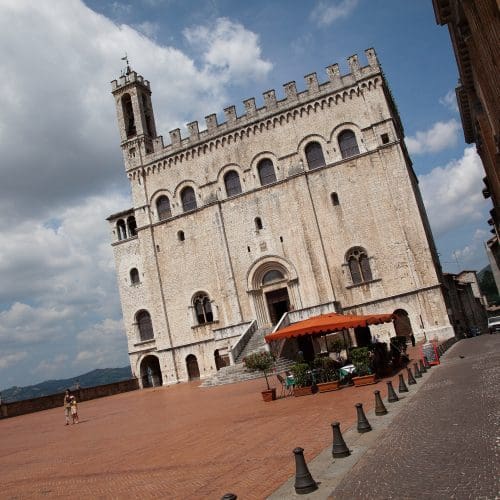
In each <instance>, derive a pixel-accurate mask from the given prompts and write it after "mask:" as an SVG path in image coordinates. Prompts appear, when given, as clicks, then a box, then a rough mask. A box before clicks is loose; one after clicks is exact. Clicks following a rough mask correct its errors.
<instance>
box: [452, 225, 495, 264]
mask: <svg viewBox="0 0 500 500" xmlns="http://www.w3.org/2000/svg"><path fill="white" fill-rule="evenodd" d="M490 236H491V233H489V232H488V231H486V230H484V229H476V231H475V232H474V235H473V236H472V240H471V241H470V242H469V243H468V244H467V245H465V246H464V247H462V248H457V249H455V250H454V251H453V252H452V255H451V256H450V259H451V258H453V259H455V260H456V261H458V265H459V267H460V270H462V269H477V268H478V266H480V265H481V263H483V262H484V261H485V248H484V242H485V241H486V240H488V239H489V238H490Z"/></svg>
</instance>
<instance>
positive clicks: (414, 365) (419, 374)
mask: <svg viewBox="0 0 500 500" xmlns="http://www.w3.org/2000/svg"><path fill="white" fill-rule="evenodd" d="M413 371H414V372H415V378H422V374H421V373H420V370H419V369H418V365H417V363H413Z"/></svg>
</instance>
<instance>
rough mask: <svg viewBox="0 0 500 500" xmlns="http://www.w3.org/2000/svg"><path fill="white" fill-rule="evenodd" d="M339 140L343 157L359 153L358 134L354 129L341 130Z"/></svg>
mask: <svg viewBox="0 0 500 500" xmlns="http://www.w3.org/2000/svg"><path fill="white" fill-rule="evenodd" d="M338 141H339V147H340V153H341V154H342V158H349V157H350V156H354V155H357V154H359V148H358V143H357V141H356V136H355V135H354V132H353V131H352V130H344V131H343V132H341V133H340V134H339V136H338Z"/></svg>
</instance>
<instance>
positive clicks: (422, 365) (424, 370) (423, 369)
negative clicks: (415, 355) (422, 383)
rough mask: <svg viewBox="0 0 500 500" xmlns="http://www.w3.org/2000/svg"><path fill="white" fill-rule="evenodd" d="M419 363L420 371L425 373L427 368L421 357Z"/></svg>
mask: <svg viewBox="0 0 500 500" xmlns="http://www.w3.org/2000/svg"><path fill="white" fill-rule="evenodd" d="M419 363H420V373H427V368H426V367H425V365H424V360H423V359H421V360H420V361H419Z"/></svg>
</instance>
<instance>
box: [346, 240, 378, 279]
mask: <svg viewBox="0 0 500 500" xmlns="http://www.w3.org/2000/svg"><path fill="white" fill-rule="evenodd" d="M346 261H347V264H348V265H349V271H350V273H351V279H352V284H353V285H357V284H359V283H364V282H366V281H371V280H372V279H373V278H372V271H371V269H370V261H369V259H368V255H367V254H366V250H365V249H363V248H361V247H354V248H351V249H350V250H349V251H348V252H347V254H346Z"/></svg>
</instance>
